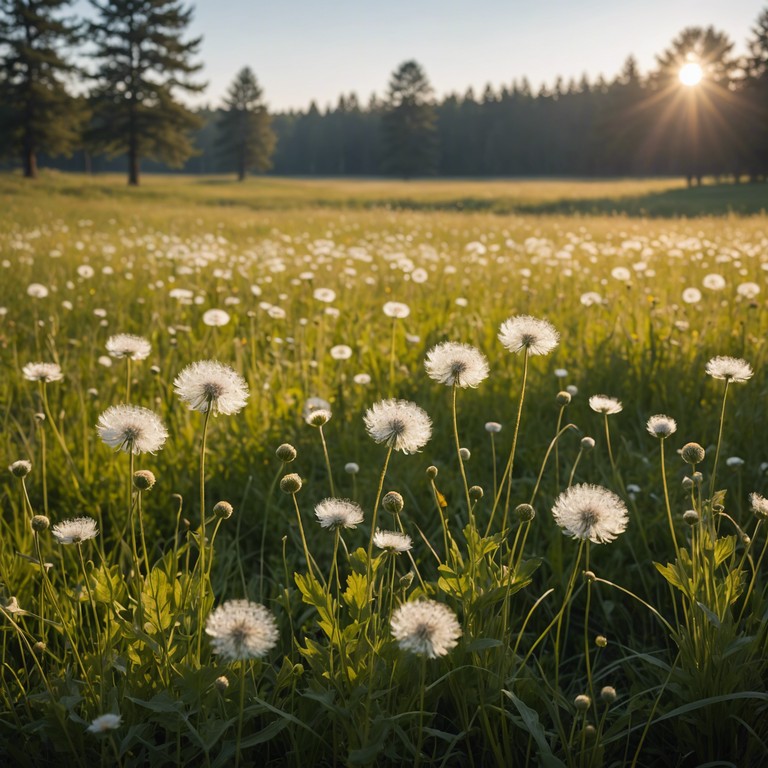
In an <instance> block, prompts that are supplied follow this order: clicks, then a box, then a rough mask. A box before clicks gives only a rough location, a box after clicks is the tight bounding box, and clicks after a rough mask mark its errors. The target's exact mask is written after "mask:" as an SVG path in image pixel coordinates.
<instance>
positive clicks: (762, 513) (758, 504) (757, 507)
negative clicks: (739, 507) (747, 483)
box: [749, 493, 768, 520]
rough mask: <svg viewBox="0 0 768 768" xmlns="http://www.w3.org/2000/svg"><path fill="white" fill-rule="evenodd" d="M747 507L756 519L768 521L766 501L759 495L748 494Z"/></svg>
mask: <svg viewBox="0 0 768 768" xmlns="http://www.w3.org/2000/svg"><path fill="white" fill-rule="evenodd" d="M749 505H750V507H751V508H752V511H753V512H754V513H755V516H756V517H759V518H761V519H763V520H768V499H766V498H765V497H764V496H762V495H761V494H759V493H750V494H749Z"/></svg>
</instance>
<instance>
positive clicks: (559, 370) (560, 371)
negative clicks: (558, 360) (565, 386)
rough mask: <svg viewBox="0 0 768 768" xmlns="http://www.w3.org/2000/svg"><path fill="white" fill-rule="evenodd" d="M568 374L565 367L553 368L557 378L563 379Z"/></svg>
mask: <svg viewBox="0 0 768 768" xmlns="http://www.w3.org/2000/svg"><path fill="white" fill-rule="evenodd" d="M567 375H568V371H567V370H566V369H565V368H555V376H556V377H557V378H558V379H564V378H565V377H566V376H567Z"/></svg>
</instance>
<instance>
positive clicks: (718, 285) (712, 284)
mask: <svg viewBox="0 0 768 768" xmlns="http://www.w3.org/2000/svg"><path fill="white" fill-rule="evenodd" d="M701 284H702V285H703V286H704V287H705V288H709V290H710V291H722V290H723V288H725V278H724V277H723V276H722V275H718V274H716V273H713V274H711V275H704V279H703V280H702V281H701Z"/></svg>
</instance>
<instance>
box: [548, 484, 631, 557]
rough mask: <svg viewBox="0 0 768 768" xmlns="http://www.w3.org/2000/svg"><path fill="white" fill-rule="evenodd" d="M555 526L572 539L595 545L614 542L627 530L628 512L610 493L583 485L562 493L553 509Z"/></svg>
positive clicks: (574, 486)
mask: <svg viewBox="0 0 768 768" xmlns="http://www.w3.org/2000/svg"><path fill="white" fill-rule="evenodd" d="M552 516H553V517H554V519H555V522H556V523H557V524H558V525H559V526H560V527H561V528H563V533H565V534H567V535H570V536H571V537H572V538H574V539H582V540H584V539H589V540H590V541H592V542H594V543H595V544H606V543H608V542H611V541H613V540H614V539H615V538H616V537H617V536H618V535H619V534H620V533H623V532H624V530H625V529H626V527H627V508H626V507H625V506H624V502H623V501H622V500H621V499H620V498H619V497H618V496H617V495H616V494H615V493H613V492H611V491H609V490H608V489H607V488H603V487H601V486H599V485H591V484H588V483H583V484H580V485H573V486H571V487H570V488H567V489H566V490H565V491H563V492H562V493H561V494H560V495H559V496H558V497H557V500H556V501H555V506H554V507H552Z"/></svg>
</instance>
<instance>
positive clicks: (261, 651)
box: [205, 600, 279, 661]
mask: <svg viewBox="0 0 768 768" xmlns="http://www.w3.org/2000/svg"><path fill="white" fill-rule="evenodd" d="M205 633H206V634H207V635H208V636H209V637H210V638H211V645H212V646H213V651H214V653H217V654H219V655H220V656H222V657H223V658H224V659H227V660H228V661H247V660H248V659H260V658H261V657H262V656H265V655H266V654H267V653H268V652H269V651H271V650H272V648H274V647H275V645H277V640H278V637H279V635H278V631H277V622H276V621H275V617H274V616H273V615H272V614H271V613H270V612H269V611H268V610H267V609H266V608H265V607H264V606H263V605H261V604H260V603H252V602H250V600H228V601H227V602H226V603H222V604H221V605H220V606H219V607H218V608H216V609H215V610H214V611H212V612H211V613H210V615H209V616H208V620H207V621H206V622H205Z"/></svg>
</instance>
